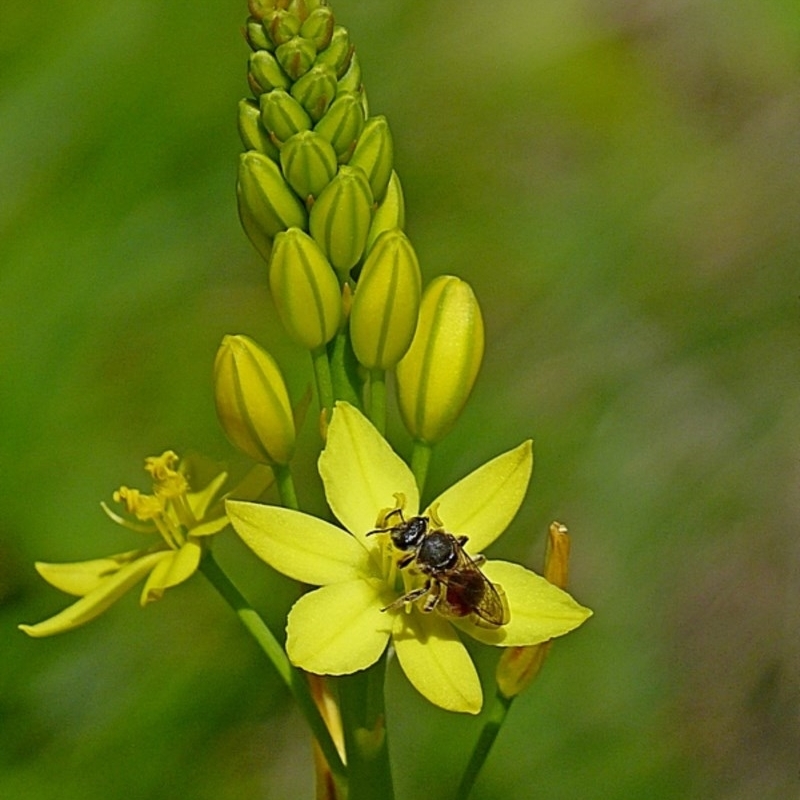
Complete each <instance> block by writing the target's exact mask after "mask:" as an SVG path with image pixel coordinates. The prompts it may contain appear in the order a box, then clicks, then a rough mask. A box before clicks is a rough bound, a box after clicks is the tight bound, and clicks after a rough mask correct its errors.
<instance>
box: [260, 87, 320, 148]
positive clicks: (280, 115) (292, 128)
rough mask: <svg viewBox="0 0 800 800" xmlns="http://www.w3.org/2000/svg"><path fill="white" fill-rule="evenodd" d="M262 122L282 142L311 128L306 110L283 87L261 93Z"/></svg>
mask: <svg viewBox="0 0 800 800" xmlns="http://www.w3.org/2000/svg"><path fill="white" fill-rule="evenodd" d="M261 122H262V123H263V125H264V127H265V128H266V129H267V131H269V133H271V134H273V135H274V136H275V137H276V138H277V139H278V141H280V142H285V141H286V140H287V139H288V138H289V137H290V136H294V135H295V134H296V133H299V132H300V131H307V130H310V128H311V117H309V116H308V114H307V113H306V110H305V109H304V108H303V106H301V105H300V103H298V102H297V100H295V99H294V97H292V96H291V95H290V94H289V93H288V92H286V91H284V90H283V89H273V90H272V91H271V92H268V93H267V94H262V95H261Z"/></svg>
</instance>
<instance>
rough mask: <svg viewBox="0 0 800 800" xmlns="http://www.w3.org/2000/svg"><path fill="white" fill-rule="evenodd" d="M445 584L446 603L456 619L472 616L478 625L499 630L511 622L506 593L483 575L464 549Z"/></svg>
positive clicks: (460, 550) (460, 552)
mask: <svg viewBox="0 0 800 800" xmlns="http://www.w3.org/2000/svg"><path fill="white" fill-rule="evenodd" d="M443 582H444V583H445V585H446V586H447V589H448V591H447V592H446V593H445V595H444V597H443V602H444V604H445V605H446V607H447V608H448V609H449V610H450V611H451V613H453V614H454V615H455V616H469V617H470V618H471V619H472V621H473V622H474V623H475V624H476V625H479V626H481V627H487V628H499V627H500V626H501V625H505V624H506V623H507V622H508V620H509V611H508V603H507V601H506V599H505V592H503V590H502V589H501V588H500V587H499V586H495V584H493V583H492V582H491V581H490V580H489V579H488V578H487V577H486V576H485V575H484V574H483V572H481V570H480V567H479V566H478V565H477V564H476V563H475V561H473V560H472V558H470V557H469V556H468V555H467V553H465V552H464V550H463V549H461V548H459V554H458V563H457V564H456V566H455V568H454V569H453V570H452V571H451V572H450V573H449V574H448V575H447V578H446V579H444V581H443ZM458 601H460V602H458ZM465 612H466V613H465Z"/></svg>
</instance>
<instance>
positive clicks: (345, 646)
mask: <svg viewBox="0 0 800 800" xmlns="http://www.w3.org/2000/svg"><path fill="white" fill-rule="evenodd" d="M384 592H385V587H384V586H383V584H382V583H381V582H380V581H377V580H369V581H367V580H354V581H345V582H344V583H334V584H331V585H330V586H323V587H322V588H321V589H316V590H315V591H313V592H309V593H308V594H305V595H303V596H302V597H301V598H300V599H299V600H298V601H297V602H296V603H295V604H294V606H293V607H292V610H291V611H290V612H289V619H288V621H287V625H286V633H287V636H286V652H287V654H288V656H289V660H290V661H291V662H292V663H293V664H294V665H295V666H298V667H301V668H302V669H304V670H306V671H307V672H314V673H317V674H319V675H349V674H350V673H353V672H357V671H358V670H360V669H366V668H367V667H369V666H370V665H372V664H374V663H375V662H376V661H377V660H378V659H379V658H380V656H381V653H383V651H384V650H385V649H386V644H387V642H388V641H389V633H390V631H391V628H392V616H391V615H390V614H386V613H384V612H382V611H381V608H383V607H384V606H385V605H386V603H387V598H386V597H385V596H383V593H384Z"/></svg>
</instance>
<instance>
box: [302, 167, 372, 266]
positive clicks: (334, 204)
mask: <svg viewBox="0 0 800 800" xmlns="http://www.w3.org/2000/svg"><path fill="white" fill-rule="evenodd" d="M371 221H372V190H371V189H370V188H369V181H368V180H367V176H366V175H365V174H364V170H362V169H360V168H358V167H340V168H339V172H338V173H337V175H336V177H335V178H334V179H333V180H332V181H331V182H330V183H329V184H328V185H327V186H326V187H325V188H324V189H323V190H322V193H321V194H320V196H319V197H318V198H317V200H316V202H315V203H314V205H313V206H312V207H311V213H310V215H309V221H308V224H309V231H310V232H311V235H312V236H313V237H314V239H316V241H317V243H318V244H319V245H320V247H321V248H322V250H323V252H324V253H325V255H326V256H327V257H328V260H329V261H330V262H331V264H333V266H334V267H335V268H336V270H337V272H339V273H340V275H342V276H343V277H345V278H346V277H347V275H348V274H349V273H350V270H351V269H352V268H353V267H354V266H355V265H356V264H357V263H358V260H359V259H360V258H361V255H362V254H363V252H364V245H365V244H366V241H367V233H368V231H369V226H370V222H371Z"/></svg>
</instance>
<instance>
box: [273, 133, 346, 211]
mask: <svg viewBox="0 0 800 800" xmlns="http://www.w3.org/2000/svg"><path fill="white" fill-rule="evenodd" d="M280 158H281V169H282V170H283V174H284V177H285V178H286V180H287V181H288V183H289V185H290V186H291V187H292V189H294V190H295V192H297V194H299V195H300V197H302V198H307V197H308V196H309V195H311V196H312V197H316V196H317V195H318V194H319V193H320V192H321V191H322V190H323V189H324V188H325V187H326V186H327V185H328V183H329V182H330V180H331V178H333V176H334V175H335V174H336V168H337V166H338V165H337V163H336V151H335V150H334V149H333V147H332V146H331V144H330V142H328V140H327V139H326V138H325V137H324V136H320V135H319V134H318V133H314V131H301V132H300V133H296V134H295V135H294V136H292V137H291V138H290V139H287V140H286V141H285V142H284V145H283V147H282V148H281V156H280Z"/></svg>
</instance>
